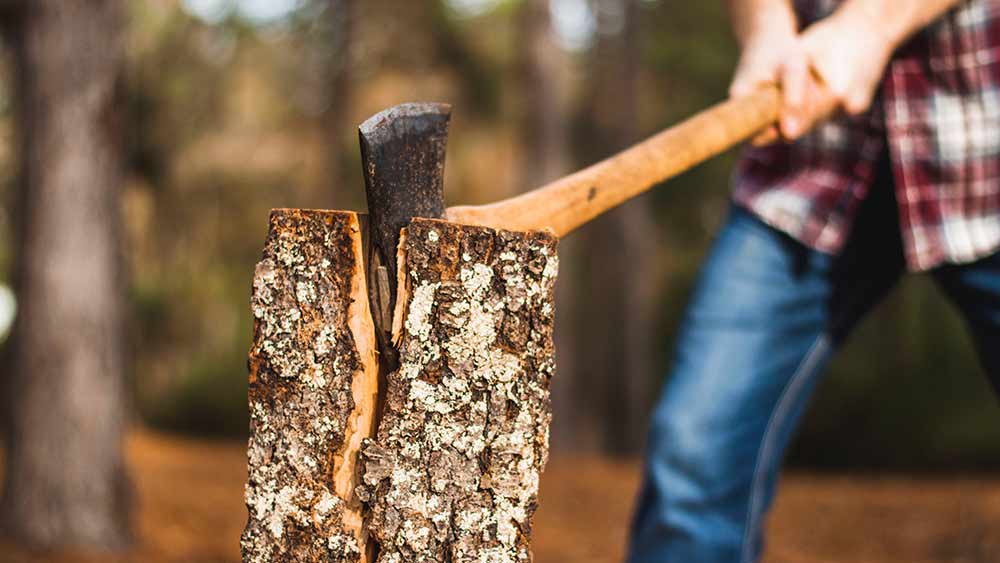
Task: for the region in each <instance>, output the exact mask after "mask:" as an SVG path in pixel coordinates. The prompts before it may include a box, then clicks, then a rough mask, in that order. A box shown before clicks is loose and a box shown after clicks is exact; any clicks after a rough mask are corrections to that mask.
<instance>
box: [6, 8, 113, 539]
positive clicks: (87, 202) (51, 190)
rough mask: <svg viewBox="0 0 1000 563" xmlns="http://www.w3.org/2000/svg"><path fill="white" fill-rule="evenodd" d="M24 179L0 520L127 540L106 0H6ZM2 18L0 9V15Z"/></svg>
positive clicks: (46, 533)
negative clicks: (4, 474)
mask: <svg viewBox="0 0 1000 563" xmlns="http://www.w3.org/2000/svg"><path fill="white" fill-rule="evenodd" d="M3 9H4V10H5V12H4V17H5V21H4V26H5V31H6V32H7V39H8V40H9V44H10V46H11V48H12V52H13V60H14V63H15V66H16V68H17V76H16V78H17V81H16V85H17V99H16V102H17V109H18V117H19V123H18V126H19V136H20V139H19V140H20V157H21V186H20V188H21V189H20V191H19V203H18V206H19V207H18V212H17V214H16V220H17V222H18V223H19V224H18V239H19V240H18V243H19V244H18V248H17V264H16V269H15V276H16V277H15V283H16V290H17V292H18V299H19V306H20V310H19V314H18V318H17V321H16V326H15V328H14V331H13V334H12V341H11V377H12V381H11V385H10V389H9V393H10V396H11V400H10V408H11V412H10V427H9V429H8V436H7V446H8V448H7V464H6V481H5V485H4V495H3V501H2V505H0V519H2V520H3V521H4V524H6V528H7V531H8V532H10V533H11V534H12V535H13V536H15V537H16V538H18V539H19V540H21V541H24V542H27V543H30V544H35V545H39V546H44V547H54V546H62V545H69V544H86V545H90V546H100V547H116V546H121V545H122V544H124V543H126V542H127V541H128V539H129V525H128V509H127V508H128V497H129V495H128V489H129V487H128V480H127V478H126V475H125V464H124V460H123V457H122V449H121V445H122V434H123V431H124V425H125V421H126V408H125V399H124V396H125V389H124V387H125V382H124V375H125V359H124V346H125V339H124V336H125V334H124V330H123V299H122V295H123V287H124V282H123V276H122V260H121V251H120V247H119V242H120V216H119V207H118V203H119V202H118V193H119V187H120V184H121V174H122V172H121V171H122V145H121V140H120V139H121V130H120V123H119V116H120V112H119V110H120V108H121V104H120V101H121V97H120V89H119V86H120V70H121V63H122V48H121V22H120V14H119V6H118V3H117V2H116V1H113V0H35V1H32V2H18V3H16V4H15V3H12V2H8V3H7V4H6V5H5V6H4V7H3ZM6 18H10V19H6Z"/></svg>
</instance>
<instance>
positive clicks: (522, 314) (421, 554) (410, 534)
mask: <svg viewBox="0 0 1000 563" xmlns="http://www.w3.org/2000/svg"><path fill="white" fill-rule="evenodd" d="M555 247H556V240H555V238H554V237H553V236H551V235H549V234H546V233H542V232H535V233H514V232H508V231H494V230H491V229H486V228H482V227H466V226H460V225H456V224H453V223H447V222H443V221H434V220H425V219H415V220H414V221H413V222H412V223H411V224H410V226H409V227H408V228H407V229H406V231H405V233H404V237H403V239H402V241H401V243H400V256H399V260H398V263H399V264H400V282H399V291H400V296H399V298H398V299H397V308H396V315H395V323H394V338H395V340H396V341H397V342H398V343H399V352H400V368H399V369H398V370H397V371H395V372H393V373H392V374H390V375H389V377H388V388H387V390H386V393H385V394H386V405H385V410H384V412H383V413H382V421H381V423H380V425H379V430H378V439H377V440H376V441H374V442H370V443H368V444H367V445H366V446H365V448H364V450H363V458H364V460H365V472H364V487H363V489H362V492H361V494H362V495H363V496H364V498H365V501H366V502H367V503H368V504H369V505H370V507H371V520H370V522H369V530H370V532H371V534H372V535H373V537H374V538H375V540H376V541H377V542H378V544H379V546H380V548H379V549H380V553H379V557H378V561H380V562H384V563H402V562H411V561H412V562H417V561H450V562H452V563H472V562H480V561H490V562H491V563H493V562H495V563H504V562H514V561H525V562H526V561H530V559H531V556H530V552H529V546H528V542H529V539H530V535H531V518H532V515H533V513H534V509H535V506H536V504H537V492H538V480H539V475H540V473H541V471H542V469H543V467H544V465H545V461H546V458H547V455H548V429H549V421H550V419H551V414H550V408H549V391H548V390H549V380H550V378H551V377H552V374H553V371H554V369H555V365H554V355H553V346H552V327H553V290H554V282H555V275H556V269H557V267H558V266H557V264H558V259H557V257H556V255H555Z"/></svg>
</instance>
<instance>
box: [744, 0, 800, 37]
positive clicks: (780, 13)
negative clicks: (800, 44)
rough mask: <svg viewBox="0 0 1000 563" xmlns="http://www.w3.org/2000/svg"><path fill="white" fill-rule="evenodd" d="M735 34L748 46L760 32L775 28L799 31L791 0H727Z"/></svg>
mask: <svg viewBox="0 0 1000 563" xmlns="http://www.w3.org/2000/svg"><path fill="white" fill-rule="evenodd" d="M726 7H727V8H728V11H729V22H730V24H731V25H732V28H733V35H734V36H735V37H736V41H737V42H739V44H740V45H741V46H746V44H747V43H748V42H750V41H751V40H753V39H754V38H755V37H758V36H760V34H762V33H764V34H766V33H768V32H770V31H773V30H776V29H778V30H781V31H791V32H795V31H797V28H798V24H797V20H796V17H795V11H794V9H793V8H792V4H791V1H790V0H726Z"/></svg>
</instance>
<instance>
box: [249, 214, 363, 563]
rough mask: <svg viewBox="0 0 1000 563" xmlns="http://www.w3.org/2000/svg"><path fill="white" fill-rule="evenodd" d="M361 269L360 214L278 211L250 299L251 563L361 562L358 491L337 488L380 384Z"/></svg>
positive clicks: (361, 545) (258, 266)
mask: <svg viewBox="0 0 1000 563" xmlns="http://www.w3.org/2000/svg"><path fill="white" fill-rule="evenodd" d="M362 263H363V256H362V252H361V246H360V227H359V223H358V219H357V216H356V215H355V214H353V213H347V212H332V211H304V210H275V211H273V212H272V214H271V220H270V230H269V234H268V238H267V242H266V244H265V249H264V255H263V258H262V259H261V261H260V263H258V264H257V268H256V271H255V274H254V281H253V294H252V298H251V306H252V310H253V317H254V338H253V345H252V348H251V350H250V361H249V365H250V388H249V402H250V440H249V445H248V461H249V477H248V483H247V487H246V504H247V509H248V511H249V518H248V521H247V525H246V529H245V530H244V532H243V536H242V539H241V548H242V552H243V561H244V562H245V563H266V562H273V561H303V562H305V561H308V562H318V561H323V562H340V563H348V562H350V563H354V562H357V561H361V560H362V553H363V551H364V545H363V544H364V543H366V542H367V534H365V533H364V531H363V530H362V526H361V520H360V509H361V507H360V504H359V501H358V500H357V498H355V497H354V494H353V488H354V486H355V484H356V483H354V482H351V483H349V484H347V485H346V486H341V487H337V486H335V476H336V475H337V474H338V471H339V472H340V473H343V472H344V471H342V470H341V466H342V464H344V463H345V461H344V460H345V458H350V457H351V456H353V457H356V452H349V451H347V449H348V448H349V447H350V445H351V443H352V442H353V441H357V442H360V438H357V435H358V433H359V432H365V429H364V428H359V425H362V426H363V423H364V421H365V420H367V419H365V418H364V416H362V415H359V413H358V412H356V407H359V406H363V405H359V403H364V402H365V401H364V397H365V395H364V394H362V392H363V390H362V389H361V388H359V387H358V383H359V382H363V381H364V378H366V377H374V374H372V373H370V371H371V369H372V368H373V366H374V352H373V351H372V350H371V348H372V347H373V346H374V343H373V340H374V335H373V333H372V334H370V335H369V334H367V331H368V329H367V328H366V327H367V326H370V324H371V323H370V315H369V314H368V311H367V297H366V291H365V288H364V282H363V280H364V274H363V270H362ZM359 298H360V299H361V303H362V304H363V307H362V308H361V309H356V308H357V307H358V302H357V301H358V299H359ZM359 318H363V319H364V322H362V323H360V324H359V323H358V322H356V321H357V320H358V319H359ZM365 323H367V325H366V324H365ZM359 327H361V328H359ZM369 356H370V357H369ZM371 393H372V394H373V393H374V390H371ZM367 431H368V432H369V433H370V429H368V430H367ZM355 438H356V439H355ZM348 472H349V473H351V474H353V473H354V465H353V461H352V462H351V465H350V467H349V468H348ZM350 479H352V477H351V476H348V480H350ZM339 489H346V491H347V493H345V491H344V490H339Z"/></svg>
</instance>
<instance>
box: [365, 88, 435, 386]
mask: <svg viewBox="0 0 1000 563" xmlns="http://www.w3.org/2000/svg"><path fill="white" fill-rule="evenodd" d="M450 118H451V106H449V105H447V104H431V103H419V104H402V105H398V106H395V107H392V108H389V109H387V110H385V111H382V112H379V113H377V114H375V115H373V116H372V117H370V118H369V119H368V120H367V121H365V122H364V123H362V124H361V126H360V127H359V129H358V133H359V136H360V140H361V161H362V165H363V168H364V176H365V192H366V195H367V199H368V246H369V258H368V288H369V295H370V300H371V304H372V310H373V313H374V314H373V317H374V321H375V326H376V333H377V336H378V339H379V351H380V353H381V355H382V366H383V367H386V369H390V368H391V367H392V365H393V363H394V360H395V357H396V352H395V350H394V349H393V347H392V346H391V343H390V342H389V338H388V337H389V333H390V330H391V323H392V315H391V311H393V309H394V308H395V301H396V247H397V246H398V244H399V233H400V230H402V229H403V228H404V227H406V226H407V225H409V224H410V220H412V219H413V218H414V217H421V218H426V219H440V218H442V217H444V153H445V144H446V142H447V139H448V122H449V120H450Z"/></svg>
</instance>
